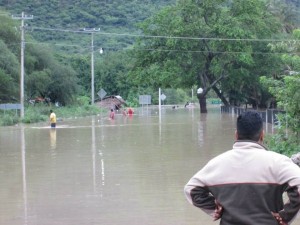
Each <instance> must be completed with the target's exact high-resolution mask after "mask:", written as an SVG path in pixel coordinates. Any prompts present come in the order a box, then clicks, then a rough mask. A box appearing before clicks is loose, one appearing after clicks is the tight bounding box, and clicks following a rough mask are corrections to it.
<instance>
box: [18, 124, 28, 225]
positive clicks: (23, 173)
mask: <svg viewBox="0 0 300 225" xmlns="http://www.w3.org/2000/svg"><path fill="white" fill-rule="evenodd" d="M20 131H21V134H20V137H21V143H20V146H21V154H22V181H23V204H24V224H25V225H27V224H28V215H27V180H26V142H25V132H24V126H21V129H20Z"/></svg>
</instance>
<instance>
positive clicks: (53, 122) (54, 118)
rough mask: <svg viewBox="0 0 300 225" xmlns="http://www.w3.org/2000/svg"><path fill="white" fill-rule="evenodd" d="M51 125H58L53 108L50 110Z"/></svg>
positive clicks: (53, 126)
mask: <svg viewBox="0 0 300 225" xmlns="http://www.w3.org/2000/svg"><path fill="white" fill-rule="evenodd" d="M50 125H51V128H55V127H56V115H55V113H54V112H53V110H52V109H51V110H50Z"/></svg>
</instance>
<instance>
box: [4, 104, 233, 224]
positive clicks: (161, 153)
mask: <svg viewBox="0 0 300 225" xmlns="http://www.w3.org/2000/svg"><path fill="white" fill-rule="evenodd" d="M58 117H59V115H58ZM234 123H235V117H232V115H230V114H220V111H219V109H212V110H210V111H209V113H208V114H207V115H200V113H199V109H183V108H181V109H177V110H172V109H166V110H164V111H163V112H162V117H161V118H159V116H158V112H157V109H156V110H150V109H145V108H144V109H140V110H139V112H138V113H137V115H134V116H133V117H123V116H122V115H116V118H115V120H114V121H110V120H108V119H106V118H102V119H100V117H98V116H95V117H88V118H80V119H78V118H77V119H75V118H74V119H68V120H65V121H61V122H58V125H57V128H56V129H50V128H48V124H46V123H44V124H34V125H30V126H28V125H26V126H16V127H1V128H0V144H1V146H0V155H1V157H0V180H1V190H0V201H1V206H0V224H5V225H33V224H34V225H36V224H37V225H55V224H61V225H77V224H78V225H79V224H80V225H83V224H84V225H85V224H87V225H88V224H101V225H123V224H126V225H141V224H142V225H199V224H200V225H213V224H218V222H212V221H211V218H210V217H209V216H207V215H205V214H204V213H203V212H202V211H200V210H199V209H196V208H195V207H193V206H191V205H190V204H189V203H188V202H187V201H186V199H185V197H184V195H183V186H184V185H185V183H186V182H187V181H188V180H189V179H190V177H191V176H192V175H193V174H194V173H196V172H197V171H198V170H199V169H200V168H201V167H202V166H203V165H204V164H205V163H206V162H207V161H208V160H209V159H211V158H212V157H214V156H216V155H217V154H219V153H221V152H224V151H225V150H228V149H230V148H231V147H232V143H233V139H234V130H235V129H234Z"/></svg>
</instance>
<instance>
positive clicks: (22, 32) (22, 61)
mask: <svg viewBox="0 0 300 225" xmlns="http://www.w3.org/2000/svg"><path fill="white" fill-rule="evenodd" d="M12 18H13V19H15V20H21V27H20V29H21V74H20V104H21V118H22V119H23V118H24V50H25V35H24V31H25V26H24V20H29V19H33V15H30V16H27V15H25V14H24V12H22V15H21V16H14V15H12Z"/></svg>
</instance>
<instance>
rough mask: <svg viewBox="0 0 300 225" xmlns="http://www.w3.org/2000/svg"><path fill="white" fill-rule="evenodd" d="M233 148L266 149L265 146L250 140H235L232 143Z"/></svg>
mask: <svg viewBox="0 0 300 225" xmlns="http://www.w3.org/2000/svg"><path fill="white" fill-rule="evenodd" d="M233 149H262V150H268V149H267V148H266V147H265V146H263V145H261V144H259V143H258V142H255V141H251V140H242V141H236V142H234V144H233Z"/></svg>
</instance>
